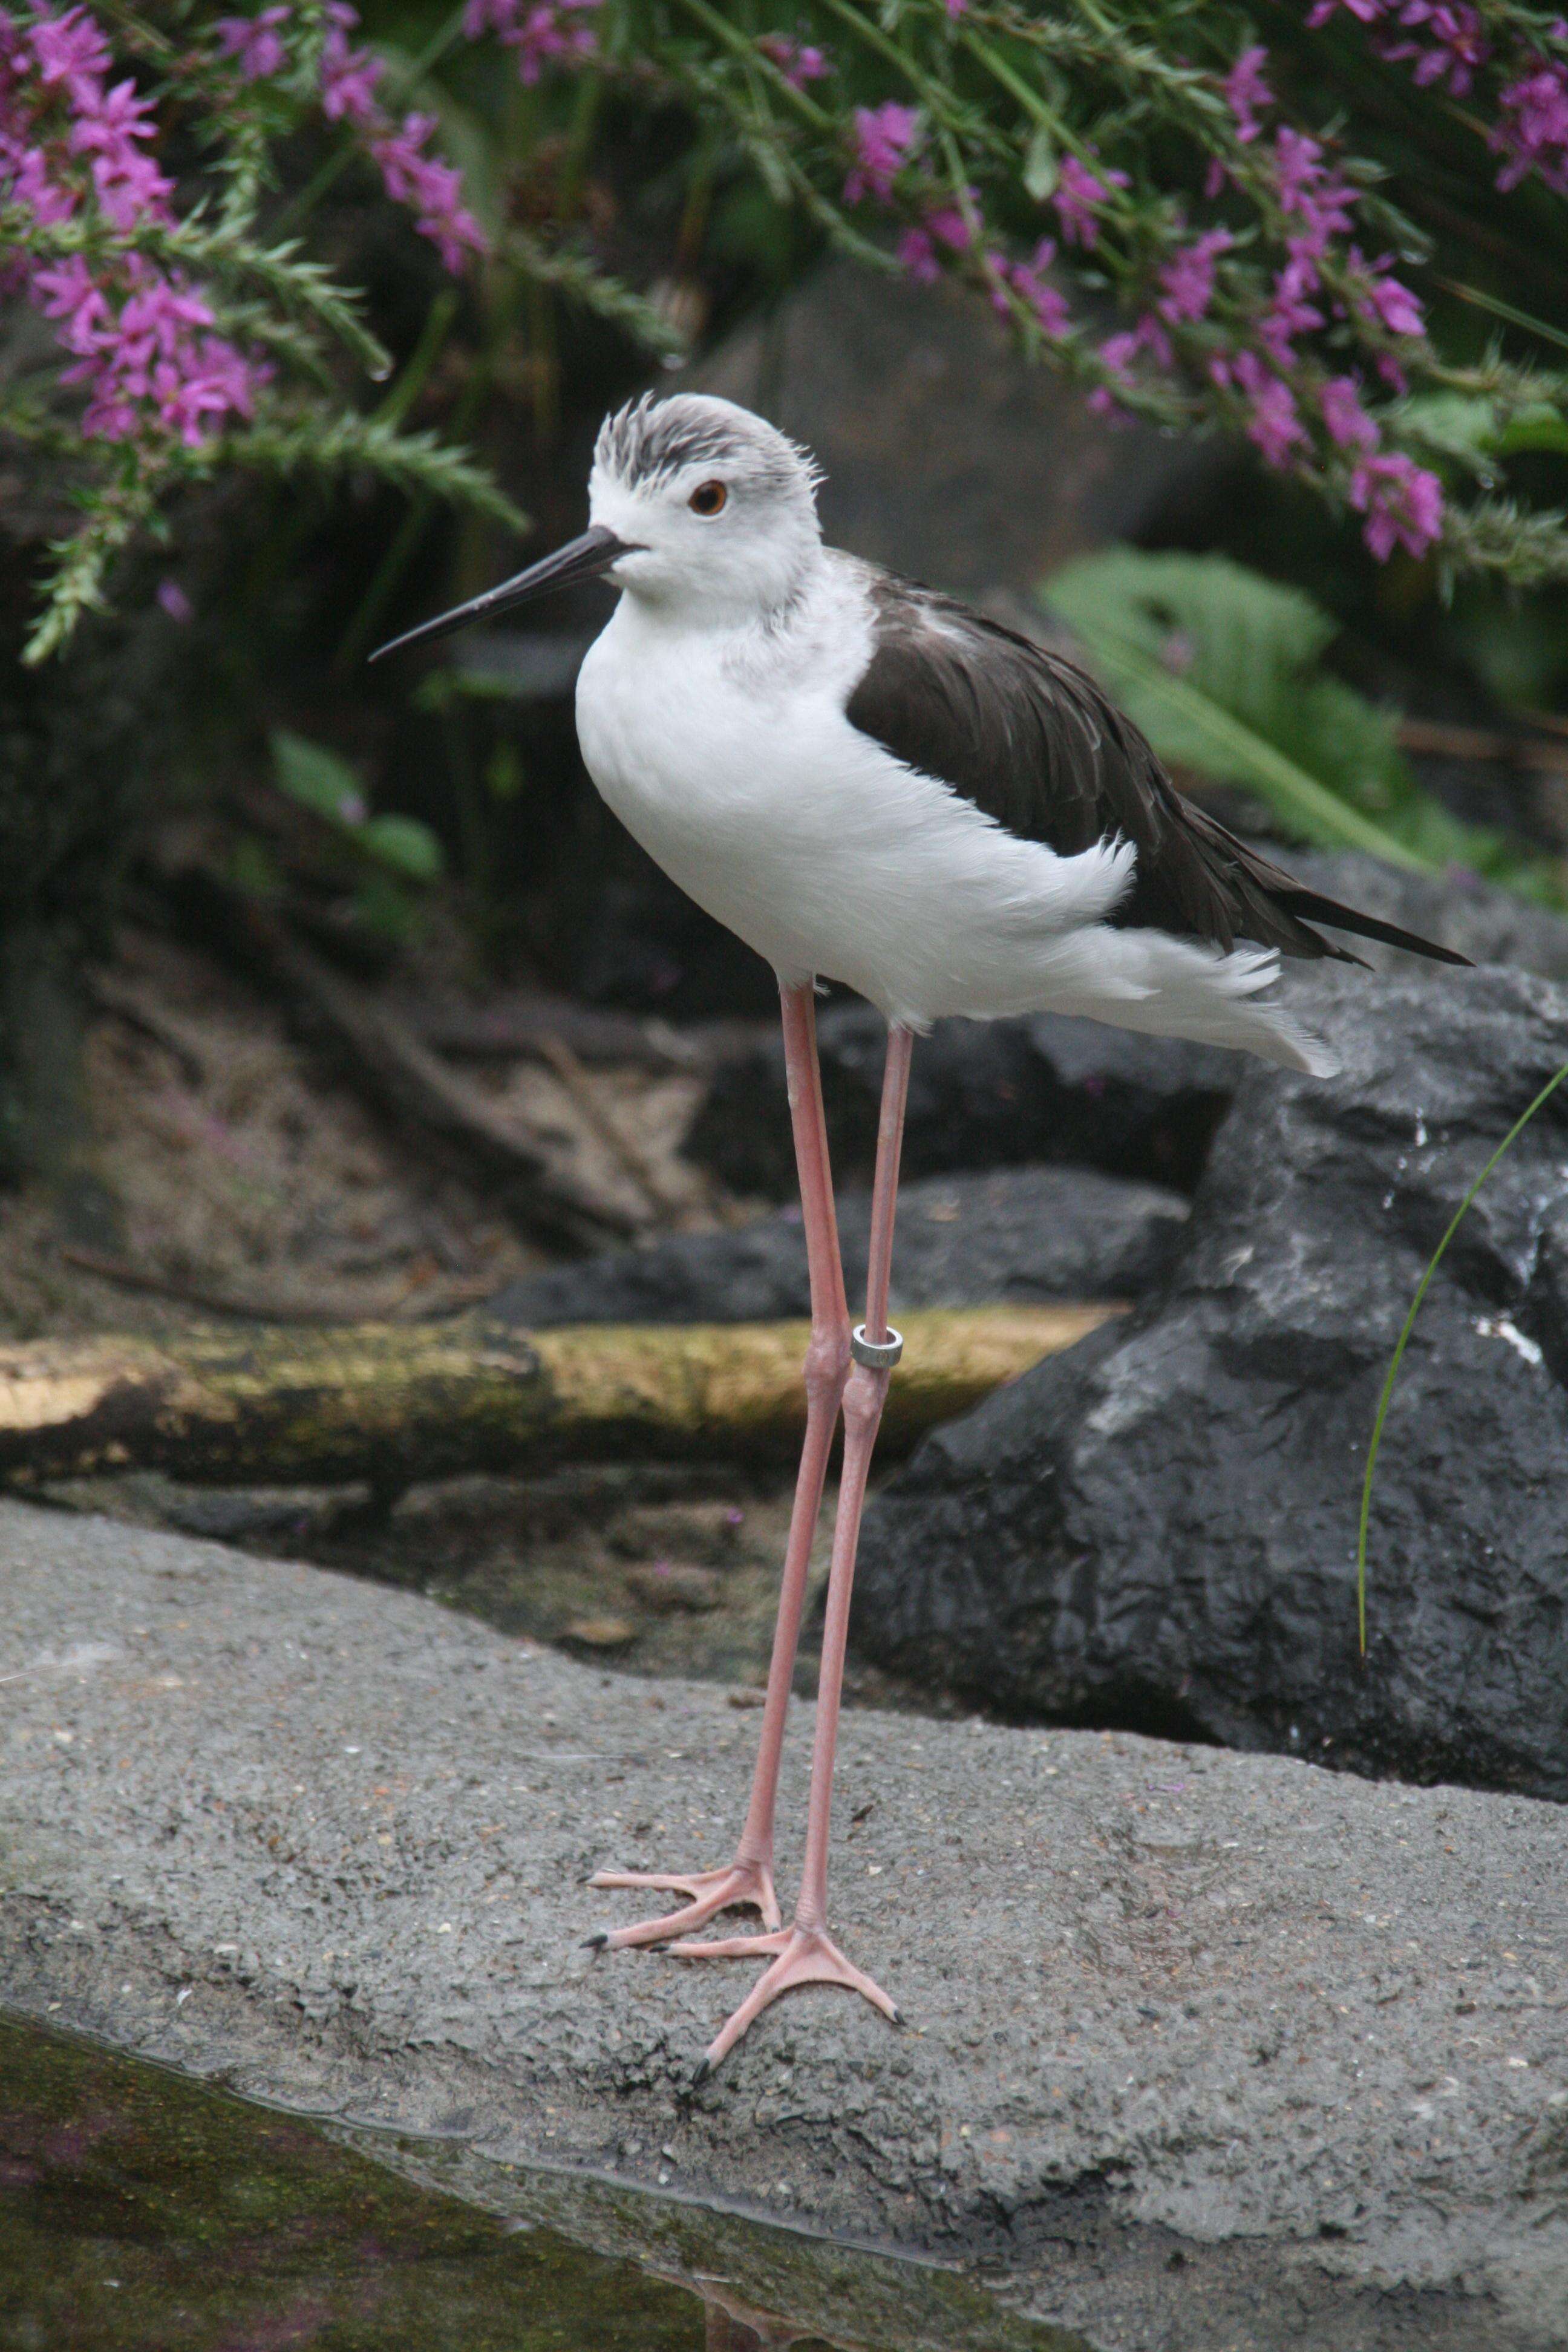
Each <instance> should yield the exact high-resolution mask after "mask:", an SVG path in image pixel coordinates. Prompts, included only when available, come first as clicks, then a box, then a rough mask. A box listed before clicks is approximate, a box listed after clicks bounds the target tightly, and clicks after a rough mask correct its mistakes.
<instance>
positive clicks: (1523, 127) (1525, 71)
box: [1307, 0, 1568, 195]
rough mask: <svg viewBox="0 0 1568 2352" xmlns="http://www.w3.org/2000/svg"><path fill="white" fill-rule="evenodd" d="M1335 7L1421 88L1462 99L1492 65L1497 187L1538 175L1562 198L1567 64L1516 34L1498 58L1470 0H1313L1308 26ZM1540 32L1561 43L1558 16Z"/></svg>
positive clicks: (1564, 30) (1565, 189)
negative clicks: (1432, 88)
mask: <svg viewBox="0 0 1568 2352" xmlns="http://www.w3.org/2000/svg"><path fill="white" fill-rule="evenodd" d="M1341 8H1343V9H1344V10H1345V11H1346V12H1347V13H1348V14H1349V15H1350V16H1354V17H1355V18H1357V20H1358V21H1359V22H1360V23H1361V24H1363V25H1364V26H1367V27H1368V28H1369V30H1370V31H1371V32H1372V40H1373V47H1374V49H1375V50H1376V52H1377V54H1378V56H1379V57H1380V58H1387V59H1389V60H1390V61H1391V62H1398V63H1401V64H1407V65H1408V66H1409V68H1410V72H1411V78H1412V79H1413V80H1415V82H1417V83H1419V84H1420V85H1422V86H1423V87H1426V86H1427V85H1429V84H1434V83H1436V84H1438V85H1443V86H1446V87H1447V89H1448V90H1449V91H1450V92H1451V93H1452V94H1453V96H1454V97H1456V98H1464V97H1467V96H1468V94H1469V92H1470V91H1471V90H1472V89H1473V88H1474V85H1475V81H1476V78H1477V76H1478V75H1479V73H1480V72H1481V70H1482V68H1484V67H1486V66H1489V65H1490V66H1492V67H1494V68H1495V70H1496V74H1497V77H1498V87H1497V108H1498V115H1497V121H1495V122H1494V123H1493V124H1492V125H1491V126H1490V128H1489V131H1488V133H1487V141H1488V144H1489V146H1490V148H1491V149H1492V151H1493V152H1494V153H1495V154H1498V155H1500V156H1501V157H1502V159H1503V160H1502V164H1501V168H1500V171H1499V173H1498V182H1497V184H1498V186H1499V187H1500V188H1502V189H1504V190H1507V189H1509V188H1516V187H1517V186H1518V185H1519V184H1520V182H1521V180H1523V179H1525V178H1527V177H1528V175H1529V174H1530V173H1531V172H1538V173H1540V175H1541V177H1542V179H1543V180H1544V181H1545V183H1546V184H1547V186H1548V187H1549V188H1551V189H1552V190H1553V191H1554V192H1555V193H1556V194H1558V195H1568V64H1564V62H1563V59H1562V58H1550V57H1547V56H1546V55H1544V54H1543V52H1542V49H1541V48H1540V47H1538V46H1536V42H1537V40H1538V39H1540V38H1541V37H1542V36H1540V35H1535V36H1530V35H1526V34H1524V33H1523V32H1522V31H1521V34H1520V36H1519V37H1518V38H1517V39H1516V41H1515V43H1514V45H1513V47H1511V49H1510V50H1509V51H1508V52H1507V53H1506V54H1500V52H1499V48H1498V45H1497V43H1496V41H1495V40H1493V39H1492V38H1491V37H1489V34H1488V31H1487V27H1486V25H1485V23H1484V22H1483V20H1482V18H1481V16H1480V13H1479V10H1478V9H1477V8H1475V7H1474V6H1472V5H1470V0H1314V5H1313V7H1312V10H1311V13H1310V15H1309V16H1308V18H1307V22H1308V24H1309V25H1310V26H1319V25H1325V24H1327V23H1328V21H1329V19H1330V17H1331V16H1333V15H1334V14H1335V12H1336V11H1337V10H1338V9H1341ZM1373 28H1375V29H1373ZM1545 32H1546V33H1547V34H1549V35H1550V36H1551V37H1552V38H1553V39H1555V40H1558V41H1562V40H1563V39H1565V38H1568V27H1565V26H1564V25H1563V20H1562V19H1561V18H1560V17H1559V18H1558V19H1557V20H1556V21H1555V22H1553V23H1552V24H1551V25H1549V26H1547V27H1546V28H1545Z"/></svg>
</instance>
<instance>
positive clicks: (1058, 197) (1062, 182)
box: [1051, 155, 1128, 252]
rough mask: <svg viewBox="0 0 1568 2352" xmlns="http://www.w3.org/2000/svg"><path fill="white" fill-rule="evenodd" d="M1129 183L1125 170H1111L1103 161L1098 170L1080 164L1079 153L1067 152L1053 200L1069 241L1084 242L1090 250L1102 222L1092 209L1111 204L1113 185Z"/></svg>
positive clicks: (1080, 243) (1075, 243)
mask: <svg viewBox="0 0 1568 2352" xmlns="http://www.w3.org/2000/svg"><path fill="white" fill-rule="evenodd" d="M1097 161H1098V158H1097ZM1127 185H1128V178H1127V174H1126V173H1125V172H1113V171H1110V169H1108V167H1107V166H1106V165H1105V164H1103V163H1102V164H1100V169H1099V172H1098V173H1095V172H1091V171H1090V170H1089V166H1088V164H1087V163H1079V159H1078V157H1077V156H1076V155H1064V156H1063V158H1062V164H1061V169H1060V171H1059V172H1058V173H1057V184H1056V193H1055V194H1054V195H1053V196H1052V198H1051V202H1052V203H1053V204H1054V205H1055V206H1056V208H1057V218H1058V220H1059V221H1060V223H1061V225H1062V235H1063V236H1064V237H1065V238H1066V239H1067V241H1068V244H1069V245H1081V246H1082V247H1083V248H1084V250H1085V251H1086V252H1087V251H1088V250H1089V247H1092V246H1093V245H1094V243H1095V241H1096V239H1097V238H1098V237H1099V235H1100V223H1099V221H1098V220H1097V219H1096V218H1095V215H1094V211H1093V209H1092V208H1093V207H1094V206H1096V205H1104V204H1109V203H1110V191H1111V189H1112V188H1125V187H1126V186H1127Z"/></svg>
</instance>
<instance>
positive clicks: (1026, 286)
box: [992, 236, 1072, 340]
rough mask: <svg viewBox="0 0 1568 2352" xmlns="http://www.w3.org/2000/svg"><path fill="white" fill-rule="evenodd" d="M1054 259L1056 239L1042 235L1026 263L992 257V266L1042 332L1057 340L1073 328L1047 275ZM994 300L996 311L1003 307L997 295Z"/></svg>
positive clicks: (1064, 303) (1061, 296) (1062, 299)
mask: <svg viewBox="0 0 1568 2352" xmlns="http://www.w3.org/2000/svg"><path fill="white" fill-rule="evenodd" d="M1056 257H1057V247H1056V240H1055V238H1054V237H1048V236H1043V237H1042V238H1041V239H1040V242H1039V244H1038V245H1037V247H1035V250H1034V252H1033V253H1032V254H1031V255H1030V256H1029V258H1028V260H1027V261H1007V260H1005V259H1004V258H1003V257H1001V256H999V255H993V256H992V267H993V268H994V270H995V272H996V275H997V276H998V277H999V278H1005V279H1006V281H1007V283H1008V285H1009V286H1011V287H1012V289H1013V290H1014V292H1015V293H1016V294H1018V295H1021V296H1022V298H1023V299H1024V300H1025V301H1026V303H1027V304H1028V307H1029V309H1030V310H1032V311H1033V312H1034V314H1035V319H1036V321H1037V324H1038V325H1039V327H1040V328H1041V329H1042V331H1044V332H1045V333H1046V334H1047V335H1049V336H1051V337H1052V338H1053V340H1059V338H1060V337H1061V336H1063V335H1065V334H1066V333H1067V332H1068V329H1069V328H1070V327H1071V325H1072V313H1071V312H1070V311H1069V310H1068V306H1067V299H1066V297H1065V296H1064V294H1063V293H1062V290H1061V289H1060V287H1058V286H1054V285H1053V284H1052V283H1051V281H1050V279H1049V278H1047V276H1046V272H1047V269H1049V268H1050V266H1051V264H1052V263H1053V262H1054V261H1055V259H1056ZM993 299H994V301H995V303H996V306H997V308H998V309H999V310H1000V309H1004V308H1005V301H1004V299H1003V297H1002V296H1001V295H1000V294H998V295H995V296H994V298H993Z"/></svg>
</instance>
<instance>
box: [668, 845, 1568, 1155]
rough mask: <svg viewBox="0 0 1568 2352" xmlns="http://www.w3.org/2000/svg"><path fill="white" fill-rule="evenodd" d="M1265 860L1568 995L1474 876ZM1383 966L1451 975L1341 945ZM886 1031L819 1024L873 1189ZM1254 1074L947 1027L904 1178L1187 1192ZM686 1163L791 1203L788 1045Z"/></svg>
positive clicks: (853, 1008)
mask: <svg viewBox="0 0 1568 2352" xmlns="http://www.w3.org/2000/svg"><path fill="white" fill-rule="evenodd" d="M1268 855H1269V856H1273V857H1277V858H1278V859H1279V862H1280V863H1281V864H1282V865H1285V866H1289V867H1290V869H1291V870H1292V872H1294V873H1298V874H1300V876H1301V877H1302V879H1303V880H1304V881H1307V882H1309V883H1310V885H1311V887H1313V888H1314V889H1318V890H1324V891H1327V892H1328V893H1329V894H1330V896H1331V897H1333V898H1338V899H1340V900H1342V902H1344V903H1346V904H1348V905H1351V906H1354V907H1360V908H1364V909H1365V911H1366V912H1367V913H1368V914H1373V915H1380V916H1382V917H1383V918H1384V919H1385V920H1387V921H1390V922H1394V923H1399V924H1402V925H1403V926H1404V927H1405V929H1409V930H1413V931H1415V932H1416V933H1417V934H1419V935H1420V936H1421V937H1423V938H1426V939H1430V940H1435V941H1436V943H1437V944H1438V945H1440V946H1443V947H1451V948H1457V949H1458V951H1459V952H1460V954H1461V955H1468V956H1469V957H1470V958H1471V960H1472V961H1474V962H1476V963H1494V964H1509V965H1512V966H1514V967H1516V968H1517V969H1519V970H1521V971H1535V972H1540V973H1542V974H1543V975H1544V976H1545V977H1546V978H1548V979H1551V980H1562V981H1568V922H1564V921H1563V918H1562V917H1561V916H1560V915H1553V914H1550V913H1549V912H1548V911H1547V910H1546V909H1545V908H1542V907H1532V906H1531V905H1529V904H1528V903H1527V902H1526V901H1525V900H1524V899H1522V898H1516V897H1514V895H1513V894H1512V892H1511V891H1508V890H1500V889H1498V888H1496V887H1494V886H1493V885H1491V884H1489V883H1486V882H1481V881H1477V880H1464V879H1459V880H1447V879H1443V878H1441V877H1437V876H1435V875H1426V874H1411V873H1405V871H1403V870H1402V869H1401V868H1400V867H1398V866H1385V865H1384V863H1383V861H1382V860H1381V859H1380V858H1376V857H1363V856H1360V855H1359V854H1357V853H1356V852H1354V851H1350V850H1343V851H1333V852H1329V851H1323V850H1310V849H1297V850H1289V849H1280V848H1279V847H1278V846H1277V845H1274V844H1272V843H1270V844H1269V845H1268ZM1349 944H1351V945H1352V946H1353V947H1354V949H1355V950H1356V952H1357V953H1358V954H1360V955H1362V956H1363V958H1364V960H1365V961H1367V962H1368V963H1370V964H1372V965H1373V968H1374V969H1375V970H1378V971H1387V972H1391V973H1396V974H1402V975H1405V976H1406V977H1408V978H1409V979H1410V980H1411V981H1412V982H1415V983H1430V982H1432V981H1434V980H1438V981H1442V980H1446V979H1447V975H1448V973H1449V971H1451V969H1452V967H1451V966H1449V965H1446V964H1435V963H1427V962H1425V961H1422V960H1420V959H1419V958H1417V957H1415V956H1410V955H1406V954H1405V953H1404V952H1403V951H1402V950H1398V949H1395V948H1384V947H1379V946H1377V945H1376V944H1375V943H1374V942H1373V941H1370V940H1352V941H1350V942H1349ZM884 1036H885V1033H884V1030H883V1027H882V1024H881V1021H880V1020H879V1017H878V1015H877V1014H876V1013H873V1012H872V1011H871V1009H870V1007H869V1006H868V1005H864V1004H861V1003H857V1002H854V1001H849V1000H846V1001H844V1002H842V1003H837V1004H835V1005H833V1006H832V1007H831V1008H830V1009H829V1010H828V1011H826V1013H823V1015H822V1019H821V1040H822V1076H823V1091H824V1096H825V1098H826V1105H827V1121H828V1129H829V1132H830V1135H831V1137H832V1141H833V1149H834V1155H835V1165H836V1166H837V1168H838V1170H839V1172H840V1174H841V1175H849V1176H851V1177H853V1178H855V1179H857V1180H859V1181H864V1180H866V1179H868V1176H869V1173H870V1168H871V1163H872V1160H873V1157H874V1154H875V1149H876V1140H877V1106H878V1097H879V1090H880V1087H881V1078H882V1051H883V1044H884ZM1250 1066H1251V1064H1250V1062H1249V1060H1248V1057H1247V1055H1244V1054H1231V1053H1226V1052H1224V1051H1222V1050H1221V1049H1220V1048H1219V1047H1217V1046H1212V1045H1185V1044H1184V1043H1183V1042H1182V1041H1181V1040H1180V1039H1179V1038H1167V1037H1138V1036H1134V1035H1132V1034H1131V1032H1129V1031H1126V1030H1121V1029H1109V1028H1106V1027H1105V1026H1104V1025H1103V1024H1100V1022H1096V1021H1075V1020H1064V1019H1062V1018H1060V1017H1058V1015H1056V1014H1052V1013H1037V1014H1036V1015H1034V1016H1033V1017H1032V1018H1030V1019H1027V1020H1022V1021H993V1022H968V1021H940V1022H938V1024H937V1025H936V1027H935V1029H934V1030H933V1031H932V1032H931V1035H930V1036H929V1037H927V1038H923V1039H922V1040H921V1043H920V1045H918V1046H917V1047H916V1049H915V1060H914V1072H913V1076H912V1079H911V1083H910V1117H909V1126H908V1129H907V1136H906V1143H905V1161H904V1164H905V1167H906V1169H907V1170H908V1171H909V1172H910V1174H912V1175H927V1174H938V1173H941V1172H942V1171H945V1170H948V1169H954V1168H994V1167H1004V1166H1008V1165H1014V1164H1016V1163H1018V1162H1020V1161H1025V1160H1069V1161H1075V1162H1078V1163H1079V1164H1080V1165H1083V1166H1086V1167H1090V1168H1103V1169H1106V1170H1108V1171H1110V1172H1111V1173H1112V1174H1115V1175H1121V1176H1130V1177H1142V1178H1146V1179H1148V1180H1150V1181H1153V1182H1156V1183H1162V1184H1175V1185H1178V1186H1181V1187H1183V1188H1184V1189H1185V1190H1188V1191H1190V1190H1191V1188H1192V1187H1193V1185H1194V1184H1195V1183H1196V1181H1197V1180H1198V1177H1199V1175H1200V1174H1201V1172H1202V1170H1203V1164H1204V1160H1205V1155H1206V1153H1207V1150H1208V1146H1209V1142H1210V1139H1212V1137H1213V1134H1214V1131H1215V1128H1216V1126H1217V1125H1218V1123H1219V1121H1220V1119H1221V1118H1223V1116H1224V1114H1225V1111H1226V1108H1227V1107H1228V1105H1229V1102H1230V1099H1231V1097H1232V1096H1233V1095H1234V1094H1235V1092H1236V1089H1237V1087H1238V1086H1239V1085H1240V1084H1241V1082H1242V1079H1243V1078H1244V1077H1245V1076H1246V1075H1247V1070H1248V1069H1249V1067H1250ZM686 1150H687V1151H688V1153H689V1156H690V1157H691V1158H692V1159H693V1160H697V1161H699V1162H700V1164H701V1165H702V1166H704V1167H707V1168H710V1169H711V1170H712V1171H713V1172H714V1174H715V1175H717V1176H719V1177H721V1179H722V1180H723V1181H724V1182H725V1183H727V1184H730V1185H731V1186H732V1187H733V1188H734V1189H735V1190H736V1191H737V1192H757V1193H762V1194H763V1196H764V1197H765V1198H768V1199H771V1200H784V1199H789V1198H792V1197H793V1195H794V1192H795V1161H794V1158H793V1156H792V1152H791V1148H790V1134H789V1121H788V1117H787V1114H786V1111H785V1108H784V1049H783V1047H782V1045H777V1044H774V1045H771V1046H769V1047H767V1048H764V1049H760V1050H753V1051H751V1052H748V1053H746V1054H745V1055H742V1056H740V1057H738V1058H737V1059H736V1060H734V1061H732V1062H728V1063H725V1064H724V1065H723V1066H721V1069H720V1070H719V1072H718V1073H717V1075H716V1076H715V1078H714V1081H713V1085H712V1087H711V1089H710V1093H709V1094H708V1096H707V1097H706V1098H705V1100H704V1102H703V1103H702V1105H701V1106H700V1108H699V1111H698V1113H697V1116H696V1118H695V1119H694V1120H693V1122H692V1126H691V1131H690V1133H689V1136H688V1138H687V1143H686Z"/></svg>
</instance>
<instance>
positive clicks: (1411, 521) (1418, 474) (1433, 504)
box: [1349, 454, 1443, 563]
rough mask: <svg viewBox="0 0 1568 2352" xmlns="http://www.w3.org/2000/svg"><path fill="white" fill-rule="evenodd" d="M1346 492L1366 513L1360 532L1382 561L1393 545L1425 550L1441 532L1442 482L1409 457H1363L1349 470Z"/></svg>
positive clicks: (1422, 552)
mask: <svg viewBox="0 0 1568 2352" xmlns="http://www.w3.org/2000/svg"><path fill="white" fill-rule="evenodd" d="M1349 497H1350V502H1351V504H1352V507H1354V508H1355V509H1356V512H1357V513H1358V514H1363V515H1365V517H1366V528H1365V530H1363V533H1362V536H1363V539H1364V540H1365V541H1366V543H1367V545H1368V547H1370V548H1371V550H1372V551H1373V555H1375V556H1376V558H1377V560H1378V562H1380V563H1386V562H1387V561H1388V559H1389V557H1390V556H1391V555H1392V554H1393V552H1394V549H1395V548H1396V547H1403V548H1404V549H1405V552H1406V553H1407V554H1409V555H1415V556H1421V555H1425V554H1426V551H1427V549H1428V548H1429V547H1431V546H1433V545H1434V544H1435V543H1436V541H1437V539H1438V538H1439V537H1440V536H1441V533H1442V529H1443V485H1442V484H1441V482H1439V480H1438V479H1437V477H1436V474H1429V473H1427V471H1426V468H1425V467H1422V466H1418V465H1416V463H1415V459H1414V458H1412V457H1401V456H1399V455H1397V454H1391V455H1388V456H1384V457H1363V459H1362V461H1361V463H1360V465H1359V466H1357V467H1356V469H1355V471H1354V473H1353V474H1352V476H1351V480H1350V490H1349Z"/></svg>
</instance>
